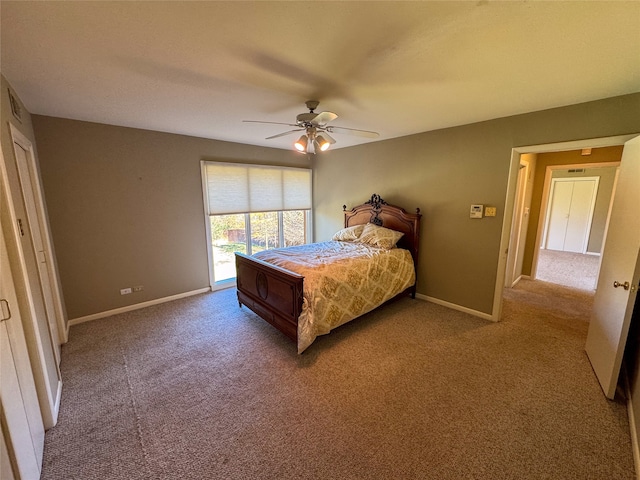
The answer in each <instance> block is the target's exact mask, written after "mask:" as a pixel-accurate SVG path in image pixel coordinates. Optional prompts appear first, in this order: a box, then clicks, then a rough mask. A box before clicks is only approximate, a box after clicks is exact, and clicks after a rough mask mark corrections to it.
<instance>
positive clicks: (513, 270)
mask: <svg viewBox="0 0 640 480" xmlns="http://www.w3.org/2000/svg"><path fill="white" fill-rule="evenodd" d="M528 177H529V162H527V161H525V160H520V170H519V171H518V184H517V187H516V203H515V206H514V209H513V223H512V224H511V240H510V241H509V253H508V256H507V273H506V278H505V285H506V286H507V287H514V286H515V284H516V283H517V281H518V280H520V277H521V276H522V259H523V256H524V241H525V237H526V226H524V228H523V220H524V219H525V218H526V216H527V213H525V195H526V191H527V179H528Z"/></svg>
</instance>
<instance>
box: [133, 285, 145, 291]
mask: <svg viewBox="0 0 640 480" xmlns="http://www.w3.org/2000/svg"><path fill="white" fill-rule="evenodd" d="M143 290H144V285H136V286H135V287H133V291H134V292H141V291H143Z"/></svg>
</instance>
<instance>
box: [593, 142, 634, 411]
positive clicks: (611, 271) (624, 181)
mask: <svg viewBox="0 0 640 480" xmlns="http://www.w3.org/2000/svg"><path fill="white" fill-rule="evenodd" d="M639 185H640V136H638V137H636V138H634V139H632V140H630V141H628V142H627V143H625V147H624V151H623V153H622V162H621V164H620V174H619V177H618V183H617V186H616V191H615V194H614V198H613V205H612V208H611V216H610V219H609V226H608V230H607V234H606V238H605V244H604V249H603V252H602V261H601V265H600V275H599V277H598V287H597V289H596V294H595V298H594V303H593V312H592V314H591V322H590V324H589V332H588V335H587V343H586V346H585V349H586V352H587V355H588V357H589V360H590V361H591V365H592V366H593V370H594V372H595V374H596V376H597V377H598V381H599V382H600V385H601V386H602V389H603V391H604V394H605V395H606V396H607V397H608V398H611V399H613V398H614V396H615V391H616V387H617V384H618V377H619V375H620V367H621V365H622V357H623V354H624V348H625V345H626V342H627V335H628V333H629V325H630V323H631V315H632V313H633V307H634V304H635V301H636V297H637V293H638V285H639V283H640V214H638V209H639V208H640V188H638V187H639Z"/></svg>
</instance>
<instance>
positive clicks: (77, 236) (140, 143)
mask: <svg viewBox="0 0 640 480" xmlns="http://www.w3.org/2000/svg"><path fill="white" fill-rule="evenodd" d="M33 123H34V129H35V134H36V139H37V142H38V150H39V152H40V155H39V156H40V168H41V170H42V179H43V186H44V191H45V195H46V198H47V202H48V205H49V217H50V222H51V226H52V233H53V239H54V241H55V244H56V250H57V255H58V263H59V266H60V277H61V281H62V288H63V292H64V297H65V301H66V304H67V311H68V315H69V318H70V319H74V318H79V317H82V316H86V315H90V314H95V313H100V312H105V311H108V310H112V309H115V308H119V307H124V306H127V305H130V304H135V303H140V302H144V301H149V300H154V299H160V298H164V297H168V296H172V295H177V294H181V293H185V292H190V291H194V290H198V289H201V288H206V287H208V285H209V277H208V265H207V239H206V238H205V237H206V235H205V217H204V207H203V198H202V183H201V174H200V161H201V160H218V161H237V162H245V163H260V164H273V165H286V166H304V167H309V166H310V161H309V160H308V159H307V158H306V157H305V156H302V155H299V154H297V153H296V152H293V151H286V150H278V149H273V148H262V147H253V146H249V145H241V144H236V143H229V142H220V141H215V140H206V139H202V138H195V137H188V136H184V135H173V134H167V133H160V132H152V131H148V130H138V129H133V128H124V127H115V126H108V125H100V124H95V123H88V122H80V121H74V120H65V119H60V118H52V117H44V116H38V115H34V116H33ZM134 285H144V290H143V291H142V292H137V293H132V294H129V295H120V289H121V288H125V287H132V286H134Z"/></svg>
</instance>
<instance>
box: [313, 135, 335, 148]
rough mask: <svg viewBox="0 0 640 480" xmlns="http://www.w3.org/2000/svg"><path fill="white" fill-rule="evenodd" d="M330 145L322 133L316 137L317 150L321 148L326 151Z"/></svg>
mask: <svg viewBox="0 0 640 480" xmlns="http://www.w3.org/2000/svg"><path fill="white" fill-rule="evenodd" d="M330 146H331V143H330V142H329V141H328V140H327V139H326V138H324V137H323V136H322V135H318V136H317V137H316V140H315V147H316V150H320V151H321V152H324V151H325V150H328V149H329V147H330Z"/></svg>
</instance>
